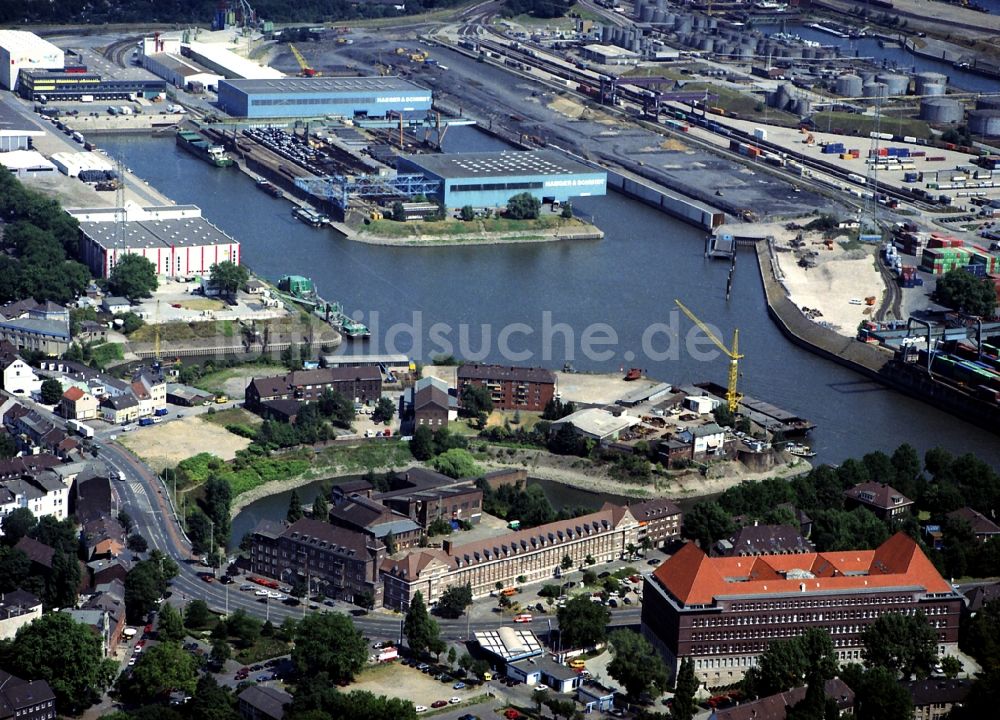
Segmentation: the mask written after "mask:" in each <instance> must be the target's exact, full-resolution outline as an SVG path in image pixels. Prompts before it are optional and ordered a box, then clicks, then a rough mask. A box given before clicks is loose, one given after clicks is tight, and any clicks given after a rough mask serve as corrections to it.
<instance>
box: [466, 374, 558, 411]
mask: <svg viewBox="0 0 1000 720" xmlns="http://www.w3.org/2000/svg"><path fill="white" fill-rule="evenodd" d="M470 386H477V387H485V388H487V389H488V390H489V391H490V397H491V398H492V399H493V407H495V408H497V409H499V410H544V409H545V406H546V405H547V404H548V402H549V401H550V400H551V399H552V398H553V397H555V393H556V374H555V373H554V372H552V371H551V370H546V369H544V368H526V367H511V366H507V365H478V364H466V365H462V366H461V367H459V368H458V400H459V404H461V401H462V392H464V390H465V389H466V388H468V387H470Z"/></svg>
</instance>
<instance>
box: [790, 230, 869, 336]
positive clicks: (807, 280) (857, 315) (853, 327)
mask: <svg viewBox="0 0 1000 720" xmlns="http://www.w3.org/2000/svg"><path fill="white" fill-rule="evenodd" d="M791 235H792V233H790V232H788V231H785V230H784V229H782V230H781V234H779V233H776V234H775V241H776V245H778V246H781V245H785V246H786V247H787V243H788V242H789V241H790V240H791V239H792V238H791V237H789V236H791ZM779 238H780V239H779ZM846 239H847V238H846V237H840V238H835V239H834V242H833V248H832V249H827V248H826V246H824V245H823V244H822V243H821V242H820V236H819V235H818V234H817V235H814V236H813V235H809V234H807V235H806V236H805V238H804V240H805V243H806V244H805V247H804V248H802V250H805V251H810V252H816V253H817V254H816V255H815V260H816V267H810V268H806V267H802V266H801V265H799V258H800V257H801V253H800V252H779V253H777V257H778V264H779V265H780V267H781V271H782V272H783V273H784V275H785V280H784V285H785V288H786V289H787V290H788V295H789V298H790V299H791V301H792V302H793V303H795V304H796V305H798V306H799V307H800V308H802V309H803V311H805V308H810V309H814V310H819V311H820V312H821V313H822V315H820V316H818V317H816V318H815V320H816V322H820V323H826V324H827V325H828V326H829V327H830V328H831V329H832V330H834V331H836V332H838V333H840V334H842V335H848V336H853V335H854V334H855V332H856V331H857V328H858V323H860V322H861V321H862V320H865V319H868V318H870V317H871V316H872V313H873V312H875V311H876V310H877V309H878V307H879V305H880V304H881V302H882V297H883V295H884V293H885V281H884V280H883V279H882V276H881V275H880V274H879V272H878V270H876V269H875V257H874V254H875V252H877V250H876V247H875V246H874V245H866V246H863V247H862V248H859V249H855V250H844V249H843V248H842V247H841V245H840V243H841V242H843V241H845V240H846ZM871 296H874V297H875V305H874V307H870V306H868V305H865V304H864V302H863V301H864V299H865V298H867V297H871ZM852 300H853V301H855V302H853V303H852ZM857 301H861V304H858V302H857Z"/></svg>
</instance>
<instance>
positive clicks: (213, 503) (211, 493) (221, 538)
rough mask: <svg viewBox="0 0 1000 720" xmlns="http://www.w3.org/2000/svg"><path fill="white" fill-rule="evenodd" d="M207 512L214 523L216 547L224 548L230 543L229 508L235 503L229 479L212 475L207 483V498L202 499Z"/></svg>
mask: <svg viewBox="0 0 1000 720" xmlns="http://www.w3.org/2000/svg"><path fill="white" fill-rule="evenodd" d="M202 504H203V506H204V509H205V514H206V515H207V516H208V518H209V519H210V520H211V521H212V523H213V526H212V528H213V530H214V531H215V547H216V548H222V549H224V548H225V547H226V545H228V544H229V532H230V527H231V519H230V513H229V510H230V508H231V507H232V504H233V489H232V486H230V484H229V482H228V481H227V480H224V479H223V478H220V477H211V478H209V479H208V482H206V483H205V498H204V500H203V501H202Z"/></svg>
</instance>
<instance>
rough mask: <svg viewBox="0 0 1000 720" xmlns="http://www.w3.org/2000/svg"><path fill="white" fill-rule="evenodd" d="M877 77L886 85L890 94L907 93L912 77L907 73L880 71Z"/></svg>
mask: <svg viewBox="0 0 1000 720" xmlns="http://www.w3.org/2000/svg"><path fill="white" fill-rule="evenodd" d="M875 79H876V80H878V82H880V83H882V84H883V85H885V87H886V92H887V93H888V94H889V95H906V91H907V90H908V89H909V87H910V78H909V77H907V76H906V75H898V74H896V73H879V75H878V76H877V77H876V78H875Z"/></svg>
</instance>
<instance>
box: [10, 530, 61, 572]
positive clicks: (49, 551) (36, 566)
mask: <svg viewBox="0 0 1000 720" xmlns="http://www.w3.org/2000/svg"><path fill="white" fill-rule="evenodd" d="M14 549H16V550H20V551H21V552H23V553H24V554H25V555H27V556H28V560H29V561H30V562H31V566H32V569H33V570H34V571H35V572H42V573H45V574H48V573H49V572H50V571H51V570H52V557H53V556H54V555H55V554H56V551H55V548H52V547H49V546H48V545H46V544H45V543H41V542H38V541H37V540H35V539H34V538H30V537H28V536H27V535H25V536H24V537H23V538H21V539H20V540H18V541H17V544H16V545H14Z"/></svg>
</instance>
